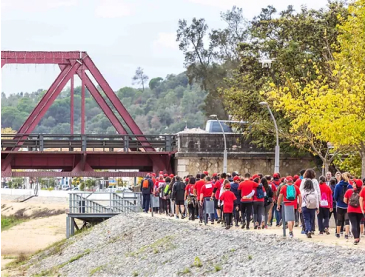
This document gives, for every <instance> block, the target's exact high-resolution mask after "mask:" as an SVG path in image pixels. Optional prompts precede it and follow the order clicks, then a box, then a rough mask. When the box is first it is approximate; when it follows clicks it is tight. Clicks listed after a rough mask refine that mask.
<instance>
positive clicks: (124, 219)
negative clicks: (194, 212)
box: [27, 214, 365, 277]
mask: <svg viewBox="0 0 365 277" xmlns="http://www.w3.org/2000/svg"><path fill="white" fill-rule="evenodd" d="M358 247H359V248H358V249H346V248H343V247H339V246H334V247H331V246H322V245H319V244H314V243H311V242H306V241H301V240H298V239H283V238H281V237H278V236H276V235H264V234H258V233H255V232H246V231H242V230H232V229H231V230H228V231H227V230H225V229H224V228H222V229H219V228H212V227H210V226H198V225H192V224H187V223H186V222H183V221H179V220H169V219H161V218H151V217H145V216H141V215H139V214H133V215H128V216H125V215H119V216H115V217H113V218H111V219H109V220H107V221H106V222H104V223H102V224H99V225H97V226H95V227H94V228H93V229H92V230H91V231H90V232H89V231H86V232H84V233H81V234H79V235H76V236H74V237H72V238H70V239H69V240H67V241H66V243H65V245H61V246H57V247H55V248H51V249H49V250H46V251H45V252H43V253H40V254H38V255H36V256H34V257H33V258H32V259H31V260H30V261H29V262H28V264H31V266H30V268H29V269H28V271H27V274H28V276H32V275H35V274H39V275H40V276H54V275H55V274H57V273H59V274H60V275H61V276H72V277H76V276H91V275H92V276H108V277H110V276H280V277H282V276H351V277H355V276H364V275H365V249H364V243H363V242H361V243H360V244H359V245H358ZM39 275H38V276H39Z"/></svg>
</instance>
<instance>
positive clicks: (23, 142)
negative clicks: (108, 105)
mask: <svg viewBox="0 0 365 277" xmlns="http://www.w3.org/2000/svg"><path fill="white" fill-rule="evenodd" d="M140 137H143V138H145V139H146V141H144V142H141V141H140V140H139V138H140ZM145 142H148V143H149V145H150V147H149V148H148V147H147V148H146V147H145ZM176 146H177V143H176V136H175V135H96V134H90V135H68V134H67V135H66V134H60V135H57V134H1V148H2V150H4V149H5V150H7V151H16V150H19V149H28V151H47V149H52V150H53V151H54V149H60V151H80V150H81V151H86V150H87V149H89V150H90V149H92V150H93V151H95V149H102V150H103V151H105V150H106V149H108V151H114V152H115V149H119V150H118V151H117V152H130V151H138V149H143V151H145V152H151V151H152V150H153V152H154V151H155V149H156V150H157V151H158V152H172V151H174V149H176ZM151 147H152V148H151ZM75 149H76V150H75ZM78 149H80V150H78ZM151 149H152V150H151ZM48 151H49V150H48Z"/></svg>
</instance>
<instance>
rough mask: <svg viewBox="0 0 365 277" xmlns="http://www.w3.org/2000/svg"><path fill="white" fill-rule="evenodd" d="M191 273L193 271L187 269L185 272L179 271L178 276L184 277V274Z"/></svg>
mask: <svg viewBox="0 0 365 277" xmlns="http://www.w3.org/2000/svg"><path fill="white" fill-rule="evenodd" d="M189 273H191V270H190V269H189V268H188V267H185V268H184V270H183V271H179V272H178V273H177V274H178V275H184V274H189Z"/></svg>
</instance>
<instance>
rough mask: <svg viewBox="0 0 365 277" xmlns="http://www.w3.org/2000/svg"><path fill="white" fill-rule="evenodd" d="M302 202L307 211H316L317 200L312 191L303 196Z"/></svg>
mask: <svg viewBox="0 0 365 277" xmlns="http://www.w3.org/2000/svg"><path fill="white" fill-rule="evenodd" d="M303 200H304V203H305V206H306V207H307V209H311V210H313V209H317V201H318V198H317V196H316V195H315V193H314V191H310V192H307V193H306V194H305V195H304V197H303Z"/></svg>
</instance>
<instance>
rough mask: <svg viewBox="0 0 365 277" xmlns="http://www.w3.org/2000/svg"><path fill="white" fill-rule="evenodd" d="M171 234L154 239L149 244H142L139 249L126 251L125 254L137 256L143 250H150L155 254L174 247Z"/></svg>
mask: <svg viewBox="0 0 365 277" xmlns="http://www.w3.org/2000/svg"><path fill="white" fill-rule="evenodd" d="M172 239H173V237H172V236H166V237H163V238H160V239H158V240H156V241H155V242H154V243H152V244H150V245H145V246H142V247H141V248H140V249H138V250H137V251H134V252H130V253H127V254H126V256H127V257H128V256H129V257H138V256H139V255H141V254H142V253H144V252H147V251H152V253H154V254H157V253H160V252H166V251H169V250H172V249H174V248H175V247H176V246H175V245H174V244H173V243H172Z"/></svg>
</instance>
